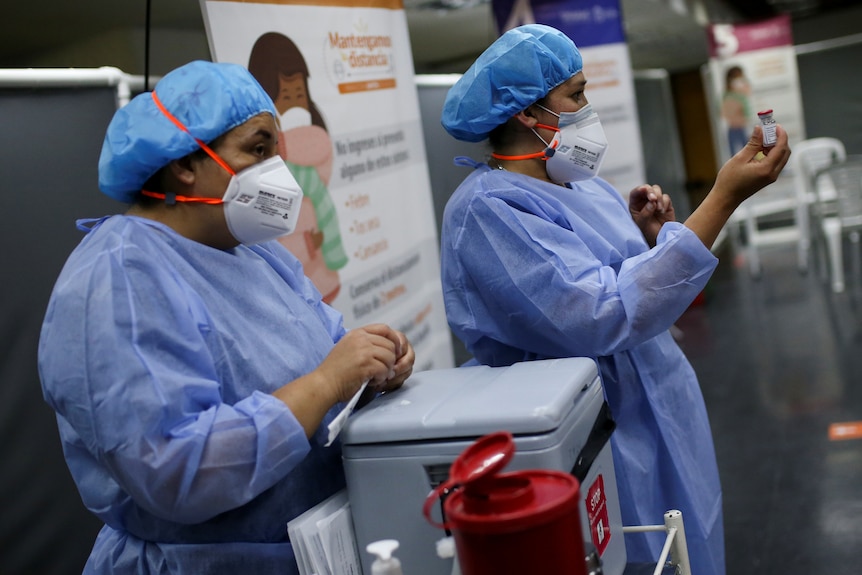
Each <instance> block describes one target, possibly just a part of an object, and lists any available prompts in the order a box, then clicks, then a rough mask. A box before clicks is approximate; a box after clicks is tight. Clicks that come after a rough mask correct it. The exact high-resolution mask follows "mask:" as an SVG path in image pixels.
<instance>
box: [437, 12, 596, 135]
mask: <svg viewBox="0 0 862 575" xmlns="http://www.w3.org/2000/svg"><path fill="white" fill-rule="evenodd" d="M583 67H584V63H583V59H582V58H581V53H580V52H579V51H578V48H577V46H575V43H574V42H572V40H571V39H570V38H569V37H568V36H566V35H565V34H563V33H562V32H560V31H559V30H557V29H555V28H551V27H550V26H544V25H541V24H527V25H525V26H519V27H517V28H512V29H511V30H509V31H508V32H506V33H505V34H503V35H502V36H500V37H499V38H497V40H496V41H495V42H494V43H493V44H491V45H490V46H489V47H488V49H487V50H485V51H484V52H483V53H482V55H481V56H479V58H478V59H477V60H476V61H475V62H474V63H473V65H472V66H470V69H469V70H467V71H466V72H465V73H464V75H463V76H461V78H460V79H459V80H458V81H457V82H456V83H455V85H454V86H452V88H451V89H450V90H449V93H448V94H447V95H446V101H445V102H444V104H443V116H442V118H441V122H442V124H443V127H444V128H445V129H446V131H447V132H449V134H451V135H452V136H454V137H455V138H457V139H459V140H466V141H468V142H479V141H482V140H484V139H485V138H487V137H488V134H489V133H490V132H491V130H493V129H494V128H496V127H497V126H499V125H500V124H503V123H505V122H506V121H507V120H508V119H509V118H511V117H512V116H514V115H515V114H517V113H518V112H520V111H521V110H523V109H525V108H526V107H527V106H529V105H530V104H533V103H534V102H536V101H537V100H539V99H541V98H543V97H545V96H546V95H547V94H548V92H550V91H551V90H553V89H554V88H556V87H557V86H559V85H560V84H562V83H563V82H565V81H566V80H568V79H569V78H571V77H572V76H574V75H575V74H577V73H578V72H580V71H581V70H582V69H583Z"/></svg>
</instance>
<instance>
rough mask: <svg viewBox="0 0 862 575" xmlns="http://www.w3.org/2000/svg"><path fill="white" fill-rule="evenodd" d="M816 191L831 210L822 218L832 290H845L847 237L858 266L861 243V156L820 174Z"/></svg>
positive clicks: (821, 223)
mask: <svg viewBox="0 0 862 575" xmlns="http://www.w3.org/2000/svg"><path fill="white" fill-rule="evenodd" d="M815 189H816V190H817V192H818V194H819V195H818V199H819V201H820V205H821V206H826V205H829V206H830V207H831V209H830V211H829V212H827V213H825V214H823V215H822V217H820V227H821V230H822V232H823V236H824V238H825V240H826V243H825V245H826V248H827V252H828V256H829V257H828V259H829V278H830V283H831V285H832V291H834V292H836V293H840V292H842V291H844V250H843V243H844V235H845V234H847V235H849V238H850V241H851V243H852V245H853V261H854V264H855V265H856V266H857V269H858V266H859V260H860V253H859V240H860V231H862V157H852V158H847V159H845V160H844V161H842V162H837V163H834V164H832V165H830V166H828V167H826V168H825V169H823V170H821V171H820V172H818V174H817V176H816V179H815Z"/></svg>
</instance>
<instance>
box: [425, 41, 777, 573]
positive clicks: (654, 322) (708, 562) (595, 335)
mask: <svg viewBox="0 0 862 575" xmlns="http://www.w3.org/2000/svg"><path fill="white" fill-rule="evenodd" d="M587 81H588V78H587V77H586V75H585V74H584V71H583V61H582V58H581V54H580V52H579V51H578V49H577V47H576V46H575V44H574V43H573V42H572V40H570V39H569V38H568V37H566V36H565V35H564V34H563V33H561V32H560V31H558V30H555V29H553V28H550V27H548V26H542V25H535V24H534V25H526V26H521V27H518V28H514V29H512V30H509V31H508V32H506V33H505V34H504V35H503V36H501V37H500V38H499V39H498V40H497V41H496V42H494V43H493V44H492V45H491V46H490V47H489V48H488V49H487V50H486V51H485V52H484V53H483V54H482V55H481V56H480V57H479V58H478V59H477V60H476V62H475V63H474V64H473V65H472V66H471V67H470V69H469V70H467V72H466V73H465V74H464V75H463V76H462V77H461V79H460V80H459V81H458V82H457V83H456V84H455V85H454V86H453V87H452V89H451V90H450V91H449V94H448V95H447V98H446V101H445V103H444V107H443V114H442V123H443V126H444V128H445V129H446V130H447V131H448V132H449V134H451V135H452V136H454V137H455V138H458V139H460V140H466V141H470V142H479V141H482V140H484V139H486V138H488V139H489V141H490V144H491V148H492V154H491V158H490V159H489V160H488V162H487V163H481V162H473V161H469V160H466V159H465V160H463V161H462V162H461V163H463V164H468V165H470V166H471V167H472V168H473V170H472V172H471V173H470V174H469V175H467V177H466V178H465V179H464V181H463V182H462V184H461V185H460V186H459V187H458V189H457V190H456V191H455V192H454V194H453V195H452V197H451V198H450V200H449V202H448V204H447V206H446V210H445V212H444V216H443V228H442V243H441V259H442V280H443V289H444V301H445V304H446V313H447V317H448V320H449V325H450V326H451V328H452V330H453V331H454V333H455V334H456V335H457V336H458V337H459V338H460V339H461V340H462V341H463V342H464V344H465V345H466V347H467V349H468V350H469V351H470V352H471V353H472V354H473V355H474V357H475V360H476V361H478V362H479V363H482V364H486V365H492V366H499V365H509V364H512V363H515V362H519V361H527V360H534V359H543V358H554V357H572V356H583V357H592V358H594V359H595V361H596V362H597V364H598V366H599V369H600V372H601V377H602V383H603V386H604V391H605V395H606V399H607V401H608V404H609V406H610V408H611V413H612V414H613V416H614V418H615V420H616V422H617V429H616V431H615V432H614V434H613V436H612V439H611V444H612V449H613V455H614V467H615V474H616V480H617V485H618V492H619V493H618V494H619V500H620V507H621V510H622V514H623V523H624V524H627V525H648V524H653V523H655V522H657V521H660V519H661V517H662V516H663V514H664V513H665V512H666V511H667V510H669V509H678V510H680V511H682V513H683V516H684V517H685V522H686V537H687V541H688V547H689V550H690V556H691V561H692V572H693V573H696V574H697V575H723V573H724V571H725V569H724V538H723V522H722V509H721V487H720V484H719V477H718V468H717V465H716V460H715V452H714V448H713V443H712V435H711V431H710V427H709V421H708V417H707V413H706V408H705V406H704V402H703V397H702V394H701V391H700V388H699V386H698V382H697V378H696V376H695V374H694V371H693V370H692V367H691V365H690V364H689V363H688V361H687V360H686V358H685V356H684V355H683V353H682V351H681V350H680V348H679V347H678V345H677V344H676V342H675V341H674V339H673V337H672V336H671V334H670V332H669V328H670V327H671V326H672V325H673V324H674V322H675V321H676V320H677V319H678V318H679V317H680V315H681V314H682V313H683V312H684V311H685V310H686V309H687V308H688V306H689V304H690V303H691V302H692V300H693V299H694V298H695V297H696V296H697V295H698V294H699V293H700V292H701V291H702V290H703V288H704V286H705V285H706V282H707V280H708V279H709V277H710V275H711V274H712V272H713V270H714V269H715V267H716V264H717V259H716V258H715V256H713V254H712V253H711V251H710V248H711V247H712V244H713V242H715V240H716V238H717V236H718V234H719V232H720V231H721V229H722V227H723V226H724V225H725V223H726V222H727V220H728V218H729V217H730V215H731V214H732V213H733V211H734V210H735V209H736V207H737V206H739V204H740V203H742V202H743V201H744V200H745V199H746V198H748V197H749V196H751V195H752V194H754V193H755V192H757V191H758V190H760V189H761V188H763V187H764V186H766V185H768V184H770V183H772V182H774V181H775V180H776V179H777V178H778V175H779V173H780V172H781V170H782V169H783V168H784V165H785V164H786V163H787V160H788V158H789V156H790V149H789V148H788V145H787V135H786V133H785V132H784V131H783V130H782V129H781V128H780V127H779V128H778V129H777V130H776V135H777V142H776V144H775V146H774V147H771V148H765V147H764V146H763V145H762V142H761V128H760V127H756V128H755V129H754V132H753V134H752V135H751V138H750V139H749V140H748V142H747V143H746V144H745V146H744V148H743V149H742V150H741V151H740V152H739V153H738V154H736V155H735V156H734V157H732V158H731V159H730V160H729V161H728V162H727V163H726V164H725V165H724V166H723V167H722V168H721V170H720V171H719V173H718V176H717V178H716V181H715V185H714V186H713V188H712V190H711V191H710V193H709V195H708V196H707V197H706V198H705V199H704V200H703V202H702V203H701V204H700V206H698V208H697V209H696V210H695V211H694V213H693V214H692V215H691V216H690V217H689V218H688V219H687V220H686V221H685V222H684V223H679V222H676V221H675V217H674V210H673V206H672V204H671V202H670V198H669V197H668V196H667V195H666V194H663V193H662V191H661V188H660V187H659V186H656V185H642V186H638V187H637V188H635V189H634V190H632V191H631V192H630V193H629V198H628V203H627V202H626V200H624V199H623V196H622V195H621V194H620V193H619V192H618V191H617V190H615V189H614V188H613V187H612V186H611V185H610V184H609V183H608V182H606V181H605V180H603V179H601V178H600V177H599V176H598V171H599V168H600V166H601V162H602V159H603V157H604V155H605V153H606V152H607V140H606V139H605V138H604V131H603V130H602V127H601V122H600V119H599V117H598V115H597V114H596V113H595V111H593V110H592V109H591V106H590V103H589V101H588V99H587V91H586V86H587ZM656 144H659V145H660V143H659V142H656ZM761 152H762V154H764V155H762V156H760V157H758V154H759V153H761ZM524 385H529V382H525V383H524ZM625 540H626V550H627V554H628V561H629V562H630V563H644V562H653V563H654V562H655V560H656V559H657V558H658V557H659V555H660V552H661V548H662V544H663V543H664V537H662V536H661V535H658V536H657V535H655V534H629V535H626V538H625Z"/></svg>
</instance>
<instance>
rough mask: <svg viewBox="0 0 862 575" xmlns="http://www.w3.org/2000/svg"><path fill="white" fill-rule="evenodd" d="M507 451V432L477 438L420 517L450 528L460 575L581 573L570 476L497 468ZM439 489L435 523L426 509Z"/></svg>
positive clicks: (510, 450) (510, 443) (575, 486)
mask: <svg viewBox="0 0 862 575" xmlns="http://www.w3.org/2000/svg"><path fill="white" fill-rule="evenodd" d="M514 453H515V441H514V438H513V437H512V434H511V433H509V432H505V431H500V432H497V433H492V434H489V435H486V436H484V437H481V438H480V439H478V440H477V441H476V442H475V443H473V444H472V445H471V446H470V447H468V448H467V449H465V450H464V452H463V453H461V455H460V456H459V457H458V459H456V460H455V461H454V462H453V463H452V467H451V469H450V471H449V479H448V480H447V481H446V482H445V483H443V484H442V485H440V486H439V487H437V488H436V489H435V490H434V491H432V492H431V493H430V494H429V495H428V498H427V499H426V500H425V505H424V506H423V512H424V514H425V518H426V519H427V520H428V521H429V522H430V523H432V524H433V525H436V526H437V527H440V528H443V529H449V530H451V531H452V535H453V537H454V539H455V549H456V551H457V555H458V563H459V564H460V567H461V572H462V573H463V575H501V574H504V573H518V574H532V573H536V574H539V573H542V574H545V573H547V574H549V575H551V574H552V575H586V565H585V561H584V559H585V552H584V539H583V537H582V534H581V522H580V514H579V512H578V500H579V498H580V497H579V492H580V485H579V483H578V480H577V479H575V478H574V477H573V476H572V475H569V474H567V473H563V472H561V471H553V470H528V471H513V472H508V473H500V471H501V470H502V469H503V468H504V467H505V466H506V464H508V463H509V461H510V460H511V459H512V456H513V455H514ZM444 495H445V496H446V497H445V499H444V500H443V513H444V519H443V523H438V522H437V521H435V520H434V519H432V517H431V511H432V508H433V507H434V503H435V502H436V501H437V500H438V499H440V498H441V497H443V496H444Z"/></svg>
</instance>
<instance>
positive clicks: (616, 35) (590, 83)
mask: <svg viewBox="0 0 862 575" xmlns="http://www.w3.org/2000/svg"><path fill="white" fill-rule="evenodd" d="M492 6H493V12H494V17H495V19H496V22H497V27H498V29H499V30H500V32H501V33H502V32H505V31H506V30H508V29H510V28H514V27H515V26H520V25H522V24H546V25H548V26H553V27H554V28H556V29H558V30H560V31H562V32H563V33H565V34H566V35H567V36H568V37H569V38H571V39H572V40H573V41H574V42H575V44H576V45H577V46H578V50H580V52H581V55H582V56H583V58H584V76H585V77H586V79H587V88H586V95H587V99H588V100H589V102H590V103H591V104H592V106H593V109H594V110H595V111H596V113H597V114H598V115H599V119H600V120H601V122H602V127H603V128H604V130H605V135H606V136H607V139H608V153H607V156H606V157H605V160H604V163H603V164H602V169H601V173H600V174H599V175H600V176H601V177H602V178H604V179H605V180H607V181H608V182H610V183H611V185H613V186H614V187H615V188H617V190H618V191H619V192H620V193H621V194H623V195H624V196H626V195H627V194H628V193H629V191H630V190H632V189H633V188H635V187H637V186H639V185H641V184H643V183H644V182H645V181H646V168H645V167H644V158H643V148H642V146H641V133H640V123H639V121H638V110H637V102H636V101H635V88H634V76H633V74H632V68H631V59H630V57H629V48H628V45H627V44H626V40H625V34H624V32H623V20H622V11H621V10H620V2H619V0H493V3H492Z"/></svg>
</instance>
